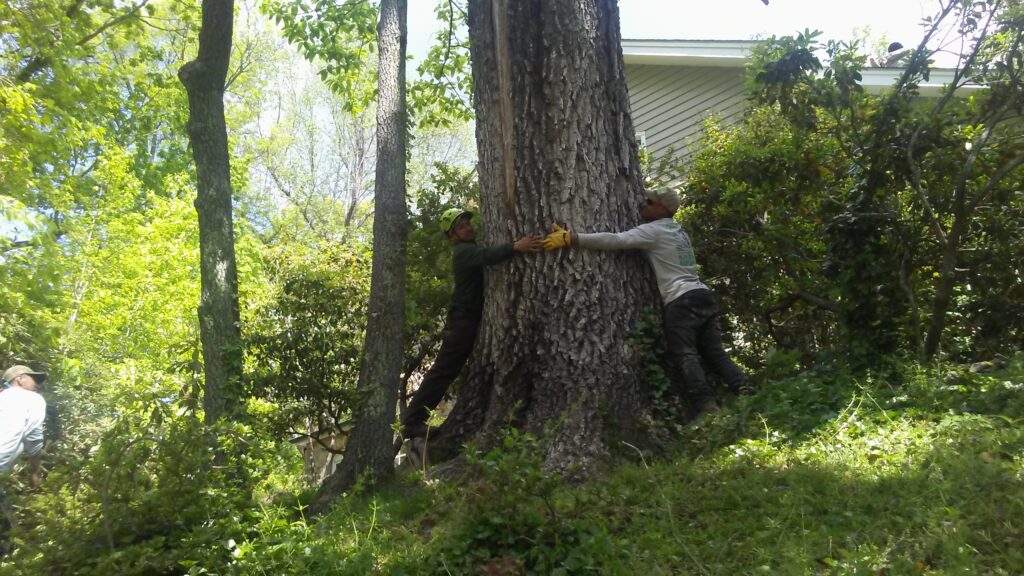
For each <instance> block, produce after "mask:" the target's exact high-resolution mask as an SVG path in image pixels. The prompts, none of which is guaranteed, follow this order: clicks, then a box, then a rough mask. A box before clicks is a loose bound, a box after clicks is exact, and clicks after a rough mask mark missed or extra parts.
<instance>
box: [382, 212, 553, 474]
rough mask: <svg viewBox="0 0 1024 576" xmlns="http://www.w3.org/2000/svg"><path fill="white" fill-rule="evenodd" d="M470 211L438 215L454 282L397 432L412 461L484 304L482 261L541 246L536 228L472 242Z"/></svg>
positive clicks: (417, 461)
mask: <svg viewBox="0 0 1024 576" xmlns="http://www.w3.org/2000/svg"><path fill="white" fill-rule="evenodd" d="M472 216H473V213H472V212H470V211H468V210H461V209H458V208H453V209H451V210H448V211H446V212H445V213H444V214H442V215H441V220H440V224H441V231H442V232H443V233H444V234H445V236H447V238H448V239H449V241H451V242H452V274H453V275H454V276H455V287H454V289H453V290H452V302H451V306H450V307H449V310H448V318H447V320H446V321H445V327H444V337H443V339H442V340H441V350H440V351H439V352H438V353H437V358H435V359H434V364H433V365H432V366H431V367H430V370H428V371H427V374H426V375H425V376H424V377H423V382H421V383H420V386H419V388H418V389H417V390H416V393H415V394H413V396H412V400H410V401H409V406H408V407H407V408H406V410H405V414H404V415H403V417H402V437H403V438H405V441H406V450H407V454H408V455H409V459H410V461H412V463H413V464H414V465H416V466H417V467H419V466H420V465H421V464H422V461H423V450H424V448H425V444H426V443H425V440H424V437H425V436H426V434H427V418H428V416H429V415H430V411H431V410H433V409H434V408H437V405H438V404H439V403H440V402H441V399H442V398H444V394H445V392H447V390H448V387H449V386H450V385H451V383H452V382H454V381H455V379H456V378H457V377H458V376H459V372H461V371H462V367H463V366H464V365H465V364H466V360H467V359H469V355H470V353H472V352H473V344H474V342H475V341H476V334H477V332H478V331H479V328H480V318H481V315H482V313H483V309H484V267H485V266H492V265H494V264H499V263H501V262H504V261H506V260H508V259H510V258H512V256H513V255H514V254H515V253H517V252H519V253H526V252H540V251H541V250H542V249H543V247H544V245H543V236H541V235H539V234H537V235H528V236H523V237H522V238H520V239H519V240H517V241H516V242H509V243H507V244H500V245H498V246H480V245H478V244H477V243H476V230H475V229H474V228H473V223H472V221H471V218H472Z"/></svg>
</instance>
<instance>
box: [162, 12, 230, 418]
mask: <svg viewBox="0 0 1024 576" xmlns="http://www.w3.org/2000/svg"><path fill="white" fill-rule="evenodd" d="M233 18H234V2H233V1H232V0H203V23H202V27H201V28H200V30H199V53H198V54H197V55H196V59H195V60H193V61H192V62H189V63H188V64H185V65H184V66H182V67H181V70H179V71H178V78H179V79H180V80H181V83H182V84H184V85H185V90H186V91H187V92H188V107H189V119H188V135H189V140H190V141H191V143H192V155H193V157H194V158H195V162H196V180H197V188H198V195H197V196H196V202H195V205H196V212H197V213H198V215H199V254H200V256H199V257H200V273H201V283H202V296H201V300H200V303H199V330H200V337H201V339H202V343H203V369H204V372H205V377H206V386H205V393H204V396H203V408H204V410H205V413H206V422H207V424H210V423H213V422H215V421H217V420H218V419H220V418H221V417H223V416H227V415H230V414H231V413H233V412H234V411H235V410H236V409H237V408H238V406H239V405H240V401H241V394H240V392H239V387H240V381H241V376H242V344H241V333H240V328H239V313H238V272H237V269H236V267H235V236H234V229H233V224H232V213H231V168H230V163H229V156H228V134H227V127H226V125H225V123H224V82H225V78H226V77H227V71H228V62H229V60H230V58H231V34H232V24H233Z"/></svg>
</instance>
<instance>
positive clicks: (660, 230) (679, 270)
mask: <svg viewBox="0 0 1024 576" xmlns="http://www.w3.org/2000/svg"><path fill="white" fill-rule="evenodd" d="M576 237H577V245H578V246H579V247H580V248H589V249H591V250H629V249H638V250H643V251H644V255H645V256H647V260H648V261H649V262H650V263H651V267H652V268H654V275H655V276H656V277H657V279H658V291H659V292H661V299H662V301H663V302H664V303H665V304H668V303H669V302H671V301H673V300H675V299H676V298H679V297H680V296H682V295H683V294H685V293H687V292H689V291H690V290H696V289H698V288H707V286H705V285H704V284H703V283H702V282H701V281H700V277H699V276H698V275H697V258H696V257H695V256H694V254H693V246H692V245H691V244H690V237H689V236H688V235H687V234H686V232H685V231H684V230H683V228H682V226H680V225H679V224H677V223H676V222H675V220H672V219H671V218H662V219H660V220H655V221H654V222H648V223H646V224H641V225H639V226H637V227H636V228H633V229H632V230H627V231H625V232H618V233H612V232H598V233H594V234H577V235H576Z"/></svg>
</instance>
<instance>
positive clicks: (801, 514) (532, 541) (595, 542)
mask: <svg viewBox="0 0 1024 576" xmlns="http://www.w3.org/2000/svg"><path fill="white" fill-rule="evenodd" d="M1022 418H1024V355H1021V354H1019V355H1018V356H1016V357H1015V358H1014V359H1012V360H1011V361H1010V363H1009V366H1008V367H1007V368H1006V369H1003V370H998V371H992V372H988V373H982V374H972V373H970V372H969V371H967V370H964V369H960V368H955V369H954V368H947V367H930V368H922V367H913V368H905V369H903V370H902V371H899V372H896V373H894V374H893V375H891V376H888V377H886V378H880V377H871V376H861V377H854V376H850V375H848V374H846V373H844V372H842V371H839V370H833V369H824V368H820V369H815V370H809V371H805V372H802V373H798V374H795V375H789V376H785V377H780V378H777V379H773V380H770V381H768V382H766V383H764V384H763V385H762V387H761V389H760V391H759V392H758V394H756V395H754V396H751V397H742V398H734V399H731V400H729V401H728V402H727V403H726V407H725V409H724V410H723V411H722V412H721V413H720V414H719V415H718V416H717V417H716V418H715V419H714V420H711V421H709V422H705V423H704V424H703V425H702V426H701V427H700V428H692V427H691V428H684V429H683V430H682V432H681V433H680V434H679V435H678V437H677V438H676V439H675V440H674V441H673V442H672V444H671V446H669V447H668V448H667V449H666V450H665V451H663V452H661V453H658V454H652V453H649V452H645V451H641V450H639V449H635V448H633V447H632V446H629V445H622V446H620V448H621V449H620V450H618V451H617V452H618V453H619V456H618V458H617V464H616V465H615V466H614V467H612V468H611V469H609V470H608V471H607V472H606V473H605V474H604V475H602V476H601V477H600V478H598V479H596V480H594V481H592V482H589V483H587V484H584V485H579V486H567V485H564V484H563V483H561V482H560V481H559V480H557V479H556V478H554V477H551V476H549V475H547V474H546V473H545V472H544V471H543V470H542V468H541V462H542V461H541V458H540V457H539V452H540V451H539V450H538V449H537V445H538V443H539V442H542V441H543V440H542V439H535V438H533V437H531V436H528V435H523V434H519V433H518V432H516V431H514V430H513V431H511V432H510V433H509V435H508V437H507V438H506V440H505V442H504V446H503V447H502V448H501V449H500V450H495V451H492V452H490V453H487V454H479V453H475V454H471V455H470V457H469V458H468V463H469V466H467V469H468V470H469V471H470V472H469V474H468V475H467V476H466V477H465V478H464V479H463V480H461V481H454V482H452V481H449V482H438V481H430V480H427V481H424V479H423V476H422V474H421V473H420V472H418V471H408V472H406V473H404V474H402V475H400V477H399V478H398V479H397V480H396V481H395V482H393V483H392V484H390V485H388V486H385V487H382V488H381V489H378V490H376V491H375V492H373V493H370V492H369V491H365V490H357V491H356V492H355V493H353V494H350V495H347V496H345V497H344V498H342V499H340V500H339V503H338V506H337V507H336V508H335V510H334V511H333V512H332V513H331V514H329V515H327V516H326V517H324V518H322V519H320V520H319V521H318V522H315V523H312V522H308V521H307V520H306V519H305V518H304V517H303V516H302V515H301V513H300V512H298V513H297V512H296V510H297V509H298V510H301V506H297V505H296V504H295V501H296V500H295V497H294V496H292V497H290V501H289V498H283V499H282V497H280V496H279V497H278V499H277V500H276V503H273V504H266V505H264V506H262V507H260V508H258V509H255V510H253V509H249V510H244V511H238V512H234V513H230V514H225V515H224V517H223V518H221V519H220V520H218V521H217V522H215V523H212V524H211V525H209V526H207V527H206V528H205V529H204V530H201V531H197V532H195V533H193V536H192V537H191V539H188V540H187V541H183V542H176V543H175V542H167V541H159V540H158V539H151V540H149V541H147V542H143V543H139V544H138V545H137V546H135V547H133V548H127V549H121V550H119V551H118V552H117V553H115V554H113V555H109V556H106V557H104V558H103V559H102V560H99V559H97V558H92V559H89V560H88V561H85V562H83V564H82V567H83V568H82V572H81V573H92V574H98V573H104V574H113V573H117V574H132V573H136V574H154V573H188V574H353V575H362V574H373V573H378V574H491V575H494V574H645V575H656V574H755V573H765V574H808V573H822V574H1020V573H1024V548H1022V547H1021V546H1020V543H1021V542H1024V432H1022V430H1024V429H1022V427H1021V424H1022ZM300 498H301V497H300ZM29 552H30V551H24V553H19V554H18V557H17V562H16V563H14V564H8V565H6V566H5V567H4V568H3V569H2V570H0V572H3V573H11V574H21V573H26V574H27V573H46V570H45V567H46V565H47V560H46V558H45V554H44V553H43V551H42V550H38V551H36V554H35V555H32V554H29ZM158 559H159V560H158ZM172 559H173V560H172ZM83 560H85V559H83ZM76 572H77V571H76Z"/></svg>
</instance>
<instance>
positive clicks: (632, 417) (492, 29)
mask: <svg viewBox="0 0 1024 576" xmlns="http://www.w3.org/2000/svg"><path fill="white" fill-rule="evenodd" d="M469 29H470V43H471V47H472V48H471V54H472V63H473V78H474V82H475V96H474V98H475V107H476V119H477V128H476V129H477V145H478V148H479V153H480V164H479V173H480V184H481V216H482V222H483V235H482V236H483V238H482V241H483V242H485V243H495V242H502V241H509V240H512V239H514V238H517V237H519V236H521V235H523V234H525V233H530V232H535V231H540V230H546V229H547V228H549V227H550V225H551V222H553V221H560V222H566V223H568V224H569V225H570V226H571V227H572V228H573V229H574V230H576V231H579V232H594V231H622V230H626V229H629V228H631V227H633V226H635V225H637V224H638V223H639V209H638V204H639V202H640V200H641V198H642V197H643V196H642V184H641V176H640V168H639V162H638V159H637V146H636V140H635V135H634V130H633V125H632V121H631V120H630V116H629V101H628V96H627V92H626V83H625V76H624V73H623V61H622V52H621V49H620V36H619V15H618V8H617V4H616V1H615V0H587V1H583V2H580V1H571V0H514V1H513V0H471V1H470V2H469ZM652 280H653V277H652V275H651V272H650V270H649V267H648V265H647V263H646V262H645V261H643V260H642V257H641V256H640V255H638V254H635V253H616V252H586V251H578V250H569V251H563V252H553V253H549V254H543V255H537V256H525V257H517V258H515V259H513V260H512V261H510V262H509V263H506V264H502V265H500V266H495V267H493V268H492V269H490V270H488V272H487V287H486V304H485V309H484V322H483V326H482V328H481V332H480V336H479V337H478V339H477V344H476V351H475V353H474V360H473V361H472V362H471V366H470V370H469V373H468V378H467V381H466V383H465V385H464V387H463V389H462V390H460V392H459V394H458V402H457V403H456V406H455V408H454V409H453V412H452V414H451V415H450V416H449V418H448V419H447V420H446V422H445V423H444V425H443V426H442V427H441V429H440V430H439V432H438V434H437V438H436V446H435V448H437V452H438V454H445V455H449V454H451V450H452V449H453V448H454V447H456V446H458V445H459V444H460V443H462V442H463V441H465V440H467V439H470V438H473V437H475V438H476V440H477V441H478V442H480V443H481V444H482V445H483V446H485V447H486V446H488V445H490V444H491V443H493V442H494V440H495V439H497V438H498V437H499V436H500V435H501V434H502V433H503V431H504V430H505V429H506V427H507V426H508V424H509V422H512V423H514V424H515V425H516V426H517V427H519V428H520V429H524V430H526V431H529V432H532V433H535V434H538V435H543V436H544V438H546V440H547V441H546V442H545V443H544V445H545V450H546V454H545V458H546V462H547V466H548V468H549V469H551V470H555V471H559V472H562V473H568V474H570V475H576V474H586V473H588V472H589V471H591V470H592V469H593V468H594V466H595V465H597V464H599V463H600V462H601V460H602V459H603V457H604V456H605V455H606V454H607V449H608V446H609V444H610V443H611V442H613V441H614V440H615V439H616V438H619V437H622V436H623V435H629V434H630V432H631V431H633V430H635V427H636V425H637V424H638V423H639V422H642V421H643V416H644V414H645V410H644V405H645V404H646V402H645V391H644V390H643V386H642V381H641V379H640V371H639V369H638V361H637V358H636V354H635V351H634V350H633V348H632V346H631V345H630V343H629V336H630V332H631V330H632V329H633V328H634V327H635V326H636V325H637V321H638V318H639V314H640V312H641V310H642V309H643V308H645V307H658V306H659V304H658V301H657V296H656V291H655V289H654V285H653V281H652ZM431 452H432V456H433V454H434V450H433V449H432V450H431ZM436 459H437V458H435V460H436Z"/></svg>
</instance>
